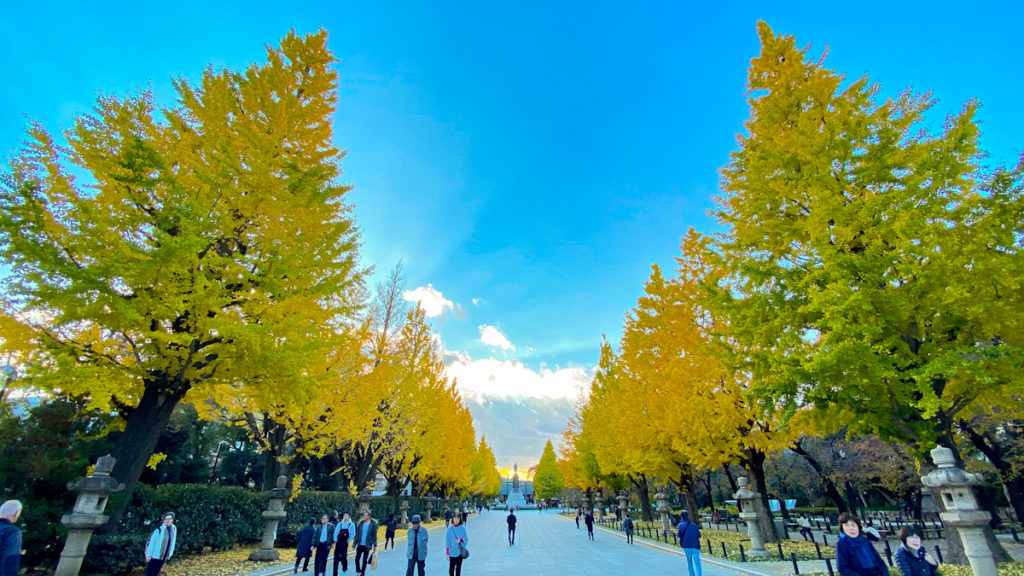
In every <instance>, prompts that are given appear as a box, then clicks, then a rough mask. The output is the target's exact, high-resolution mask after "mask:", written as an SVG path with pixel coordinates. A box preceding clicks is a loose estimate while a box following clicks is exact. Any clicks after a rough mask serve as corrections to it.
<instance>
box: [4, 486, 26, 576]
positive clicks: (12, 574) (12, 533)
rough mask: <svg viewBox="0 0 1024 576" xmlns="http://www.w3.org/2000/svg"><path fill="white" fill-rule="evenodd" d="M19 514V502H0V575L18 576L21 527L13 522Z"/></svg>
mask: <svg viewBox="0 0 1024 576" xmlns="http://www.w3.org/2000/svg"><path fill="white" fill-rule="evenodd" d="M19 516H21V502H20V501H18V500H8V501H6V502H4V503H3V504H0V576H18V570H19V569H20V567H21V529H20V528H18V527H17V526H16V525H15V524H14V523H15V522H17V521H18V517H19Z"/></svg>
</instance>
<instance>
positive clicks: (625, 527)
mask: <svg viewBox="0 0 1024 576" xmlns="http://www.w3.org/2000/svg"><path fill="white" fill-rule="evenodd" d="M622 531H623V532H625V533H626V544H632V543H633V519H632V518H630V517H629V512H626V517H625V518H623V519H622Z"/></svg>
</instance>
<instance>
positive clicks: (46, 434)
mask: <svg viewBox="0 0 1024 576" xmlns="http://www.w3.org/2000/svg"><path fill="white" fill-rule="evenodd" d="M0 406H2V408H0V501H3V500H6V499H8V498H16V499H18V500H21V502H22V504H23V505H24V511H23V512H22V515H21V520H20V521H19V524H20V525H21V526H22V527H23V528H24V529H25V533H24V549H25V551H26V555H25V558H24V560H23V562H22V565H23V566H30V567H34V566H39V565H47V564H51V563H55V562H56V560H57V558H58V556H59V555H60V550H61V547H62V546H63V543H64V542H63V541H64V535H65V534H66V530H65V529H64V526H63V525H62V524H61V523H60V518H61V516H62V515H63V514H66V513H68V512H70V511H71V507H72V506H73V505H74V502H75V495H74V494H73V493H71V492H68V490H67V483H68V482H70V481H74V480H77V479H79V478H81V477H82V476H84V475H85V473H86V470H87V469H88V467H89V464H90V463H92V462H95V461H96V459H97V458H98V457H99V456H101V455H103V454H104V453H106V452H107V450H108V449H109V442H108V441H107V440H106V439H103V438H95V435H96V434H97V433H98V432H100V431H101V430H102V429H103V428H104V426H105V421H104V420H102V419H99V418H90V417H87V416H81V415H80V414H79V412H80V410H81V409H82V408H83V407H84V402H82V401H79V400H75V399H72V398H67V397H56V398H51V399H49V401H47V402H46V403H45V404H40V405H37V406H33V407H31V408H30V407H28V404H27V403H19V404H16V405H14V406H15V407H16V408H17V411H16V412H14V411H12V410H11V407H12V405H10V404H2V405H0Z"/></svg>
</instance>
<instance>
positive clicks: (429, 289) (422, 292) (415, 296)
mask: <svg viewBox="0 0 1024 576" xmlns="http://www.w3.org/2000/svg"><path fill="white" fill-rule="evenodd" d="M402 299H403V300H405V301H406V302H419V304H420V306H422V307H423V312H424V313H425V314H426V315H427V318H437V317H438V316H442V315H444V313H445V312H449V311H451V312H454V311H455V303H454V302H452V301H451V300H448V299H447V298H445V297H444V293H443V292H441V291H440V290H438V289H436V288H434V286H433V285H432V284H427V285H426V286H420V287H418V288H416V289H415V290H406V291H405V292H403V293H402Z"/></svg>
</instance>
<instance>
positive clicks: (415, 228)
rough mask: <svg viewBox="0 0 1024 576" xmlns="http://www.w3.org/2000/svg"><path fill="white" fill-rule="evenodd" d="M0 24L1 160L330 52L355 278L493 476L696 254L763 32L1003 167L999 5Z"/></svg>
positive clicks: (185, 10) (412, 7)
mask: <svg viewBox="0 0 1024 576" xmlns="http://www.w3.org/2000/svg"><path fill="white" fill-rule="evenodd" d="M0 2H2V4H3V5H2V6H0V8H2V10H0V12H2V13H3V14H4V15H5V16H4V17H3V18H2V21H0V46H2V48H3V52H2V56H0V77H2V78H3V82H4V87H5V89H4V90H0V111H2V112H0V151H2V152H3V153H4V154H5V155H7V154H10V153H11V152H13V151H14V150H15V149H16V147H17V145H18V142H19V141H20V140H21V138H22V136H23V134H24V130H25V127H26V119H27V118H30V119H33V120H38V121H41V122H43V123H44V124H45V125H46V126H47V127H49V128H50V129H51V130H60V129H63V128H66V127H68V126H69V125H70V123H71V120H72V118H73V116H74V114H75V113H76V112H80V111H84V110H87V109H88V108H89V106H90V105H91V103H92V101H93V100H94V98H95V95H96V94H97V93H99V92H102V93H110V94H124V93H125V92H127V91H130V90H133V89H137V88H139V87H146V86H151V87H152V88H153V90H154V91H155V93H156V96H157V99H158V101H159V102H161V103H165V104H169V103H171V102H172V101H173V98H174V94H173V91H172V90H171V86H170V79H171V78H173V77H177V76H180V75H183V76H185V77H187V78H197V77H198V75H199V74H200V72H201V71H202V70H203V68H204V67H206V66H208V65H213V66H216V67H222V66H229V67H235V68H239V67H244V66H245V65H247V64H248V63H251V62H254V61H258V60H260V59H262V58H263V55H264V46H265V45H267V44H273V43H276V42H277V41H278V40H279V39H280V38H281V37H282V36H283V35H284V34H285V33H286V32H287V31H288V30H289V29H290V28H295V29H296V30H297V31H299V32H308V31H315V30H316V29H318V28H319V27H324V28H326V29H327V30H328V31H329V33H330V40H329V41H330V45H331V48H332V49H333V50H334V52H335V54H336V55H337V57H338V58H339V60H340V62H339V64H338V70H339V72H340V95H341V102H340V107H339V111H338V114H337V117H336V122H335V132H336V140H337V143H338V145H339V146H341V147H342V148H344V149H346V150H347V151H348V156H347V157H346V158H345V159H344V161H343V164H342V168H343V170H344V177H343V178H344V180H345V181H346V182H347V183H350V184H353V185H354V186H355V189H354V191H353V192H352V194H351V199H352V201H353V202H354V203H355V204H356V205H357V208H356V217H357V220H358V223H359V225H360V227H361V228H362V230H363V241H364V247H363V256H364V261H365V263H366V264H368V265H374V266H376V267H377V268H378V271H379V272H380V275H381V276H383V275H385V274H386V273H387V271H388V270H389V269H390V268H391V267H392V266H394V265H395V264H396V263H397V262H398V261H399V260H401V261H402V262H403V263H404V266H405V269H406V273H407V280H408V288H409V290H410V298H413V297H418V298H423V299H424V304H425V306H428V307H429V309H432V310H435V311H436V312H437V315H436V316H434V318H433V323H434V325H435V327H436V329H437V331H438V332H439V333H440V335H441V340H442V343H443V346H444V348H445V350H446V351H447V352H448V358H449V371H450V374H451V375H452V376H456V377H458V378H459V382H460V386H462V388H463V393H464V396H465V397H466V399H467V404H468V405H469V406H470V409H471V411H472V412H473V415H474V419H475V422H476V428H477V432H478V433H485V434H486V435H487V437H488V441H489V442H491V443H492V444H493V445H494V447H495V452H496V456H497V459H498V463H499V465H503V466H510V465H511V463H512V461H513V460H517V461H519V462H520V464H521V465H523V464H525V465H531V464H533V463H535V462H536V460H537V459H538V458H539V455H540V451H541V449H542V447H543V443H544V441H545V439H547V438H551V439H552V440H554V441H555V442H556V444H557V439H558V437H559V435H560V433H561V429H562V428H563V427H564V425H565V422H566V418H567V417H568V414H569V412H570V411H571V406H572V403H573V400H574V398H575V394H576V392H577V390H578V389H579V387H581V386H585V385H586V383H587V382H588V381H589V378H590V374H591V372H590V371H591V370H592V368H593V366H594V365H595V364H596V362H597V357H598V344H599V342H600V339H601V335H602V334H608V336H609V338H611V339H612V340H616V339H617V338H618V335H619V333H620V331H621V325H622V316H623V313H624V312H626V311H627V310H629V309H630V308H631V307H632V306H633V305H634V304H635V302H636V298H637V297H638V296H639V295H640V293H641V291H642V284H643V282H644V280H645V279H646V278H647V276H648V274H649V273H650V266H651V264H653V263H659V264H661V265H663V266H665V267H668V268H671V267H672V266H673V260H672V258H673V257H674V256H675V254H676V252H677V248H678V242H679V238H680V237H681V236H682V235H683V233H684V232H685V231H686V229H687V228H688V227H691V226H693V227H696V228H698V229H701V230H705V231H708V230H711V229H713V226H714V223H713V221H712V220H711V219H710V218H709V217H708V216H707V211H708V210H709V209H710V208H711V205H712V204H711V197H712V195H713V194H714V192H715V191H716V189H717V184H718V172H717V170H718V169H719V168H720V167H721V166H722V165H724V164H725V163H726V162H727V161H728V154H729V152H730V150H732V149H733V147H734V146H735V134H736V133H737V132H739V131H741V130H742V123H743V121H744V120H745V119H746V117H747V114H748V110H747V106H746V101H745V96H744V91H745V83H746V74H747V66H748V64H749V61H750V58H752V57H754V56H756V55H757V53H758V49H759V44H758V39H757V34H756V30H755V24H756V22H757V20H758V19H763V20H765V21H766V22H767V23H768V24H770V25H771V26H772V27H773V28H774V29H775V31H776V32H781V33H786V34H794V35H795V36H796V38H797V41H798V43H799V44H800V45H806V44H808V43H809V44H811V45H812V47H811V53H812V54H813V55H815V56H817V55H818V54H820V53H821V51H822V50H823V49H824V48H825V47H826V46H828V47H829V48H830V57H829V60H828V65H829V67H830V68H833V69H836V70H839V71H841V72H844V73H846V74H847V76H848V77H850V78H855V77H859V76H861V75H863V74H868V75H869V76H870V78H871V79H872V80H873V81H875V82H877V83H879V84H881V86H882V88H883V93H884V94H886V95H892V94H895V93H896V92H898V91H900V90H902V89H904V88H907V87H910V88H913V89H914V90H916V91H924V90H932V91H933V95H934V97H935V98H937V99H938V104H937V105H936V106H935V108H934V109H933V113H932V116H931V121H932V122H933V123H934V124H935V125H941V122H942V120H943V118H944V116H945V115H946V114H948V113H952V112H955V111H957V110H959V108H960V107H961V106H962V104H963V103H964V102H965V101H966V100H967V99H969V98H978V99H979V100H980V101H981V103H982V109H981V112H980V113H979V118H980V121H981V127H982V131H983V136H982V145H983V147H984V148H985V149H986V150H988V151H989V153H990V154H991V158H990V162H991V163H993V164H1006V163H1012V162H1015V161H1016V158H1017V155H1018V154H1019V153H1020V151H1021V149H1022V146H1021V142H1022V140H1021V137H1020V135H1021V134H1024V114H1022V113H1021V107H1022V104H1024V64H1022V62H1024V43H1022V42H1021V40H1020V32H1019V30H1018V26H1019V22H1021V20H1022V17H1024V14H1022V12H1024V9H1022V8H1021V5H1020V4H1019V3H1016V2H1002V3H986V2H980V3H974V4H972V5H971V6H969V7H968V6H967V5H966V4H963V3H944V2H930V3H926V4H925V3H921V5H919V6H910V5H907V6H904V5H903V4H904V3H897V2H885V3H882V2H861V3H857V4H856V5H855V6H856V9H855V10H849V11H847V10H845V9H842V8H836V7H833V5H828V4H821V3H820V2H815V3H810V2H775V3H768V2H760V3H720V4H719V5H715V4H714V3H705V4H704V5H703V6H700V7H687V6H685V5H683V3H676V2H630V3H626V2H622V3H604V2H561V3H559V2H517V3H503V4H501V5H498V3H487V2H429V3H426V2H424V3H403V2H391V3H377V2H360V3H355V2H338V1H335V2H322V3H321V2H303V3H295V5H294V7H293V5H291V4H288V3H266V2H246V3H237V4H234V3H217V2H177V3H173V4H168V5H167V6H158V5H155V4H152V3H142V2H132V3H119V4H118V3H94V4H93V5H92V6H90V5H89V3H78V2H68V3H57V2H39V3H27V2H20V3H14V2H10V1H9V0H0ZM908 4H909V3H908ZM834 6H842V4H841V3H837V4H835V5H834ZM428 287H429V288H428Z"/></svg>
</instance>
